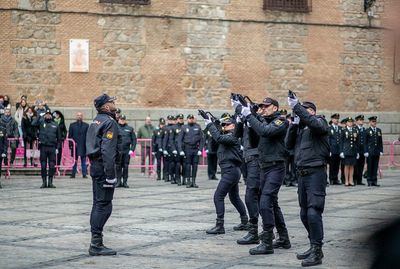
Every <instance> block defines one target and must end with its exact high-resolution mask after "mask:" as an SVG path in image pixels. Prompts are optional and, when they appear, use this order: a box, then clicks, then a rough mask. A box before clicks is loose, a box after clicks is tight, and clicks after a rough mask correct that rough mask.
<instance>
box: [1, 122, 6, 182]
mask: <svg viewBox="0 0 400 269" xmlns="http://www.w3.org/2000/svg"><path fill="white" fill-rule="evenodd" d="M7 143H8V141H7V130H6V127H5V126H4V125H0V179H1V166H2V164H3V159H4V158H6V157H7ZM2 188H3V187H2V186H1V182H0V189H2Z"/></svg>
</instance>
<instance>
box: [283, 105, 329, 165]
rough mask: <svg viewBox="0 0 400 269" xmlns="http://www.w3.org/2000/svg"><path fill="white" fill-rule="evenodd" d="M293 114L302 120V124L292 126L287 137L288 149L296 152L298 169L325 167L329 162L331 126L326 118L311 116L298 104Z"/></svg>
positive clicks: (295, 157) (295, 158)
mask: <svg viewBox="0 0 400 269" xmlns="http://www.w3.org/2000/svg"><path fill="white" fill-rule="evenodd" d="M293 112H294V113H296V115H297V116H299V118H300V124H291V125H290V127H289V130H288V132H287V135H286V139H285V144H286V147H287V148H288V149H293V148H294V150H295V152H294V160H295V164H296V166H297V167H317V166H323V165H326V164H327V163H328V160H329V152H330V147H329V125H328V123H327V122H326V120H325V118H324V117H322V116H318V115H311V114H310V113H308V111H307V110H306V109H305V108H304V107H302V106H301V105H300V104H297V105H296V106H295V107H294V109H293Z"/></svg>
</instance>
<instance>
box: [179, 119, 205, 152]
mask: <svg viewBox="0 0 400 269" xmlns="http://www.w3.org/2000/svg"><path fill="white" fill-rule="evenodd" d="M203 147H204V136H203V131H202V130H201V127H200V125H198V124H197V123H195V124H185V125H183V126H182V127H181V130H180V132H179V135H178V151H184V150H185V149H196V150H197V151H198V150H202V149H203Z"/></svg>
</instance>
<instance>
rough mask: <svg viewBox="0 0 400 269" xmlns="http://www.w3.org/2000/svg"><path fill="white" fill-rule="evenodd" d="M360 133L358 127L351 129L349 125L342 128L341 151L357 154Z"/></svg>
mask: <svg viewBox="0 0 400 269" xmlns="http://www.w3.org/2000/svg"><path fill="white" fill-rule="evenodd" d="M359 143H360V142H359V133H358V130H357V128H355V127H353V128H351V130H350V129H349V128H347V127H344V128H343V129H342V133H341V135H340V152H343V153H344V155H345V156H353V157H354V156H356V155H357V153H358V147H359Z"/></svg>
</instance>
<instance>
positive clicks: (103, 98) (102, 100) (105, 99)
mask: <svg viewBox="0 0 400 269" xmlns="http://www.w3.org/2000/svg"><path fill="white" fill-rule="evenodd" d="M115 100H117V98H116V97H110V96H108V95H107V94H105V93H103V94H102V95H100V96H98V97H96V99H94V101H93V103H94V107H95V108H96V109H100V108H101V107H102V106H103V105H104V104H106V103H109V102H113V101H115Z"/></svg>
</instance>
